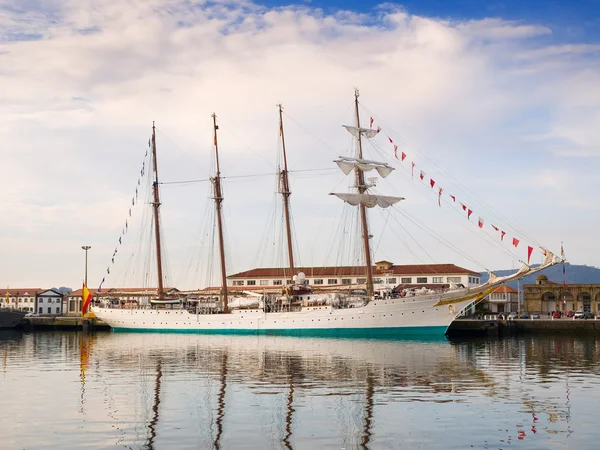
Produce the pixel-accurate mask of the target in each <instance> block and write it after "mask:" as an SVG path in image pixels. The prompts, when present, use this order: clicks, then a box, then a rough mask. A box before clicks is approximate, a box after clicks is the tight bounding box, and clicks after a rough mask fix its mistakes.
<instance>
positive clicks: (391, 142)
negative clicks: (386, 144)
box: [388, 136, 394, 144]
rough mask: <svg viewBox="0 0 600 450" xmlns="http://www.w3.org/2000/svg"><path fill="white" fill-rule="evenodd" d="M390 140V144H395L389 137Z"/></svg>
mask: <svg viewBox="0 0 600 450" xmlns="http://www.w3.org/2000/svg"><path fill="white" fill-rule="evenodd" d="M388 139H389V140H390V144H393V143H394V141H392V138H391V137H389V136H388Z"/></svg>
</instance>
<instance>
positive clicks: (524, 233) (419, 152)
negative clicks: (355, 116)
mask: <svg viewBox="0 0 600 450" xmlns="http://www.w3.org/2000/svg"><path fill="white" fill-rule="evenodd" d="M361 105H362V104H361ZM363 108H364V109H365V111H368V112H370V111H369V109H368V108H366V107H365V106H364V105H363ZM390 129H391V130H392V131H393V132H394V133H395V134H396V135H398V136H400V139H401V140H402V141H403V142H404V144H405V145H406V147H407V148H410V149H411V150H414V151H415V152H417V153H418V154H420V155H422V156H423V157H424V158H425V159H426V160H428V161H429V162H431V164H433V165H434V166H435V167H436V168H438V170H440V171H441V172H442V173H444V174H446V175H447V176H448V177H449V178H451V179H452V180H454V182H455V183H456V184H457V185H458V186H460V187H462V188H463V189H465V191H467V192H468V193H470V194H471V195H472V196H473V197H474V198H475V199H476V201H478V202H481V205H482V206H483V209H485V210H486V211H487V212H489V213H490V214H492V215H495V216H496V217H497V218H500V219H501V220H504V221H505V222H506V224H507V225H508V226H510V227H512V228H513V230H515V231H517V232H518V233H519V234H521V235H522V236H523V237H525V238H527V239H529V240H530V241H531V242H532V243H534V244H536V245H537V246H539V247H542V245H541V244H540V243H539V242H537V241H536V240H535V239H533V238H532V237H531V236H529V235H528V234H527V233H526V232H524V231H523V230H521V229H520V228H519V227H518V226H517V225H515V224H513V223H512V222H511V221H510V220H509V219H507V218H506V217H505V216H504V215H502V214H501V213H500V212H497V211H496V210H495V209H493V208H492V206H490V205H489V204H488V203H487V202H486V201H485V200H483V199H482V198H480V197H479V196H477V194H475V193H474V192H473V191H471V190H470V189H469V188H468V187H467V186H465V185H464V184H462V183H461V182H460V181H459V180H457V179H456V178H454V177H453V176H452V174H450V173H449V172H448V171H447V170H445V169H444V168H442V167H440V166H439V165H437V164H436V163H435V161H434V160H432V159H431V158H429V157H428V156H427V155H426V154H425V153H422V152H421V151H419V150H418V149H416V148H413V147H412V146H410V144H409V143H408V141H407V140H406V139H404V138H403V137H402V135H401V134H400V133H398V132H397V131H396V130H394V129H393V128H390Z"/></svg>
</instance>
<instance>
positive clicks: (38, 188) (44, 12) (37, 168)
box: [0, 0, 600, 289]
mask: <svg viewBox="0 0 600 450" xmlns="http://www.w3.org/2000/svg"><path fill="white" fill-rule="evenodd" d="M599 25H600V6H598V4H597V2H595V3H594V2H585V1H580V2H577V1H573V2H548V1H546V2H542V1H530V2H516V1H505V2H488V3H486V6H481V2H477V1H475V0H464V1H457V2H442V1H433V0H430V1H412V0H411V1H407V2H404V3H376V2H360V3H355V2H340V1H338V0H334V1H318V2H317V1H315V2H301V3H296V4H289V3H285V2H280V1H275V2H263V3H252V2H248V1H226V2H218V1H216V2H202V1H199V2H197V1H193V0H128V1H125V2H114V1H110V0H95V1H92V0H89V1H80V0H62V1H59V0H43V1H42V0H0V85H1V86H2V89H1V90H0V136H1V139H2V145H0V168H1V173H2V175H1V176H0V189H1V192H2V195H1V196H0V217H1V218H2V228H1V229H2V232H1V233H0V254H1V255H2V257H0V285H6V286H9V287H11V288H12V287H41V288H48V287H53V286H54V287H58V286H69V287H72V288H77V287H79V286H80V285H81V283H82V281H83V278H84V273H85V254H84V251H83V250H82V249H81V246H82V245H91V249H90V250H89V252H88V278H89V284H90V286H92V287H95V286H97V285H98V284H99V283H100V281H101V280H102V279H103V278H104V279H105V283H106V284H105V286H139V285H141V284H142V283H143V284H144V285H145V284H152V277H153V276H154V275H153V273H154V272H153V269H152V264H151V262H149V260H148V259H147V258H146V259H144V258H143V257H142V256H141V255H142V254H143V253H144V250H143V247H144V246H145V244H149V243H150V242H151V235H150V234H149V233H148V232H145V231H141V230H144V229H146V230H148V227H147V225H149V223H150V221H149V216H148V215H147V214H148V212H147V211H148V208H147V206H148V205H147V203H148V201H149V200H148V199H147V197H146V195H147V193H148V192H147V190H145V189H143V188H144V187H146V186H147V184H144V183H145V182H144V180H141V181H140V185H139V197H138V201H137V203H136V202H135V201H134V202H133V203H134V205H133V206H132V200H135V189H136V187H138V185H137V182H138V179H140V178H143V177H141V176H140V175H141V167H142V164H144V168H145V171H144V174H145V175H148V174H149V173H150V171H149V170H148V167H149V160H148V156H147V155H146V151H147V149H148V138H149V137H150V135H151V132H152V123H153V121H155V124H156V129H157V134H156V135H157V151H158V160H159V179H160V181H161V182H162V183H164V184H161V201H162V206H161V223H162V225H163V239H164V248H165V252H166V255H165V259H166V272H167V275H168V281H167V283H168V284H169V285H171V286H176V287H179V288H182V289H191V288H197V287H204V286H206V285H214V283H215V280H216V279H218V271H216V270H213V269H215V268H216V267H217V266H216V263H215V256H216V253H215V251H214V250H213V249H212V246H211V245H209V244H210V241H211V240H212V236H213V230H214V228H213V225H212V217H213V206H212V202H211V200H210V197H211V194H210V186H209V184H208V182H207V181H206V180H207V179H208V178H209V177H210V176H212V174H213V168H214V156H213V152H214V148H213V145H212V144H213V137H212V132H213V131H212V118H211V114H212V113H213V112H214V113H216V114H217V120H218V123H219V135H218V137H219V150H220V167H221V174H222V176H223V177H224V180H223V183H224V192H225V200H224V220H225V228H226V246H227V251H226V255H227V259H228V269H227V272H228V273H229V274H231V273H235V272H239V271H244V270H249V269H251V268H253V267H255V266H273V265H279V264H283V263H285V259H283V258H284V257H283V256H282V255H283V250H284V248H283V246H282V244H281V238H280V235H279V233H278V232H277V230H278V227H279V226H280V222H281V220H280V216H281V206H280V203H279V201H278V197H277V195H276V190H277V187H276V178H275V176H274V174H275V173H276V170H277V166H278V162H279V161H280V153H281V141H280V138H279V123H278V119H279V117H278V114H279V113H278V109H277V106H276V105H277V104H279V103H281V104H283V108H284V127H285V140H286V150H287V154H288V165H289V167H290V170H291V174H290V179H291V187H292V196H291V201H292V212H293V224H294V236H295V246H296V250H297V251H296V258H297V260H296V265H324V264H330V265H335V264H353V263H356V262H360V261H359V260H360V256H359V255H357V253H356V251H357V250H356V249H357V241H356V239H354V240H353V239H350V238H351V236H352V235H353V231H354V227H355V225H353V223H354V222H353V221H352V218H353V217H354V216H355V215H356V213H355V210H354V209H352V208H351V207H349V206H347V205H346V206H345V205H344V204H343V203H342V202H340V201H339V200H337V199H335V198H334V197H332V196H329V195H328V194H329V193H331V192H334V191H338V192H347V191H348V186H349V185H350V184H351V181H352V180H351V176H348V177H346V176H344V174H343V173H341V172H340V171H339V170H337V167H336V165H335V163H333V160H334V159H336V157H337V156H339V155H345V156H350V155H351V154H352V152H353V146H352V145H353V143H352V139H351V136H350V135H349V134H348V133H347V132H346V131H345V130H344V129H343V128H342V127H341V125H342V124H350V125H351V124H353V123H354V121H355V118H354V106H353V101H354V90H355V88H357V89H359V92H360V97H359V101H360V114H361V123H362V125H363V126H368V125H369V120H370V118H373V127H375V128H376V127H381V132H380V133H379V134H378V135H377V136H376V137H375V138H373V139H371V140H370V141H369V142H367V143H366V144H365V149H364V150H365V157H368V158H370V159H374V160H378V161H384V162H387V163H388V164H390V165H392V166H393V167H394V168H395V169H396V170H395V171H394V173H393V174H392V175H390V176H389V177H387V178H385V179H380V180H378V182H377V186H376V188H375V189H374V190H376V192H377V193H381V194H385V195H395V196H402V197H405V200H404V201H402V202H401V203H400V204H399V206H397V207H396V208H395V209H394V210H392V211H391V212H390V211H388V210H383V211H370V213H371V214H370V217H369V224H370V227H371V230H370V232H371V234H372V235H373V237H372V239H371V243H372V247H373V257H374V259H375V260H376V261H377V260H381V259H386V260H390V261H393V262H394V263H396V264H411V263H455V264H457V265H460V266H462V267H466V268H469V269H471V270H476V271H481V270H486V269H489V270H494V269H507V268H517V267H518V265H519V261H527V246H531V247H532V248H533V249H534V250H533V253H532V256H531V259H530V261H531V262H532V263H539V262H541V260H542V256H541V251H540V249H539V247H540V246H541V247H544V248H547V249H550V250H551V251H553V252H555V253H559V252H560V246H561V242H564V249H565V254H566V257H567V259H568V260H569V262H570V263H572V264H587V265H593V266H600V263H599V261H598V256H597V255H598V254H599V253H600V240H599V239H597V229H598V225H600V202H599V201H598V194H597V189H596V188H595V181H596V180H597V178H598V177H597V174H598V171H599V169H600V135H599V134H598V132H597V130H598V129H600V108H599V106H600V58H599V57H600V32H599V30H600V26H599ZM390 140H391V141H392V142H390ZM393 145H397V146H398V152H399V154H401V152H404V153H406V155H407V157H406V159H405V160H404V161H400V160H398V159H395V158H394V150H393ZM412 162H414V163H415V168H416V169H415V170H416V173H415V175H417V176H414V177H413V176H412V175H411V163H412ZM421 170H423V171H424V172H425V174H426V175H425V179H424V181H420V180H419V177H418V173H419V172H420V171H421ZM372 173H373V172H371V173H369V174H368V175H367V177H368V178H371V177H373V175H372ZM431 179H433V180H434V181H435V183H436V184H435V188H431V187H430V180H431ZM192 180H204V181H200V182H194V183H191V182H188V183H183V182H184V181H192ZM439 187H442V188H443V195H442V196H441V197H440V198H439V200H440V202H439V205H438V194H439V191H438V189H439ZM450 195H454V197H455V198H456V199H457V201H456V202H454V201H453V200H452V198H451V197H450ZM460 202H462V203H463V204H465V205H467V207H468V209H472V210H473V214H472V216H471V218H470V220H468V219H467V218H466V213H463V211H462V209H461V207H460V204H459V203H460ZM130 208H131V210H132V212H131V216H130V214H129V209H130ZM479 218H482V219H484V221H483V223H484V226H483V228H481V229H480V228H479V227H478V219H479ZM126 221H127V230H125V229H124V225H125V222H126ZM278 224H279V225H278ZM491 225H494V226H497V227H498V228H499V229H500V230H502V231H506V233H507V234H506V236H507V237H505V238H504V240H503V241H500V239H499V237H500V236H499V233H498V232H495V231H494V229H492V228H491ZM144 233H145V234H144ZM513 237H516V238H517V239H519V242H520V244H519V246H518V247H517V248H515V247H513V246H512V245H511V242H512V238H513ZM119 238H121V243H119V242H118V241H119ZM345 238H348V239H349V242H350V244H346V243H345V241H347V240H348V239H345ZM115 250H117V254H116V255H114V252H115ZM113 256H114V259H115V262H114V263H113V262H112V259H113ZM108 271H110V273H108ZM215 273H217V275H216V276H215Z"/></svg>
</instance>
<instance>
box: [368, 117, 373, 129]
mask: <svg viewBox="0 0 600 450" xmlns="http://www.w3.org/2000/svg"><path fill="white" fill-rule="evenodd" d="M369 128H373V118H372V117H371V120H369Z"/></svg>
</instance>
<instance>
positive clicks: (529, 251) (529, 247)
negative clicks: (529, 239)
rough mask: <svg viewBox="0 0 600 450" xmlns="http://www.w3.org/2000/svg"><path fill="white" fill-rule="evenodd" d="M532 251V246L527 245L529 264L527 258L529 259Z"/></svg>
mask: <svg viewBox="0 0 600 450" xmlns="http://www.w3.org/2000/svg"><path fill="white" fill-rule="evenodd" d="M532 252H533V247H531V246H530V245H528V246H527V264H529V260H530V259H531V253H532Z"/></svg>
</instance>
